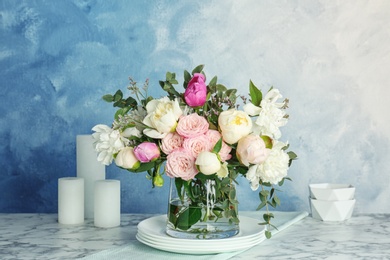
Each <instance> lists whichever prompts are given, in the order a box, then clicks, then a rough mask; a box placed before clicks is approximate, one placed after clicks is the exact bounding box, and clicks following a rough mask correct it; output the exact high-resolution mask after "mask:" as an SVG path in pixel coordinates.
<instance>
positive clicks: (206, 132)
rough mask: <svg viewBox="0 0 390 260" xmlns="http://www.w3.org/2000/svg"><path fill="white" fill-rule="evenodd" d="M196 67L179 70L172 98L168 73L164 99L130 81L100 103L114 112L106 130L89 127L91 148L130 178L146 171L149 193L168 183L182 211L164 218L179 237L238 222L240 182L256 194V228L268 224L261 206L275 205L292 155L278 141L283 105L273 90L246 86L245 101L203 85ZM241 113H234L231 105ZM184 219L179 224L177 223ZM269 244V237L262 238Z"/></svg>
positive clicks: (172, 85)
mask: <svg viewBox="0 0 390 260" xmlns="http://www.w3.org/2000/svg"><path fill="white" fill-rule="evenodd" d="M203 68H204V66H203V65H199V66H197V67H196V68H195V69H193V70H192V72H191V73H190V72H188V71H186V70H185V71H184V82H183V90H184V92H179V90H178V88H177V87H175V85H177V84H178V81H177V79H176V74H175V73H171V72H167V73H166V79H165V80H164V81H160V82H159V84H160V86H161V87H162V89H163V90H164V91H166V92H167V95H166V96H164V97H161V98H154V97H151V96H149V95H148V86H149V82H148V80H146V81H145V83H144V85H143V87H142V88H139V87H138V86H137V83H136V82H135V81H134V80H133V79H131V78H130V84H129V86H128V89H129V90H130V91H131V94H132V95H130V96H128V97H124V95H123V93H122V91H121V90H118V91H116V93H115V94H113V95H112V94H108V95H105V96H103V99H104V100H105V101H107V102H112V103H113V106H114V107H117V108H118V110H117V112H116V113H115V116H114V121H113V123H112V125H111V126H107V125H102V124H99V125H96V126H95V127H93V128H92V130H93V131H94V133H93V137H94V139H95V143H94V145H95V149H96V150H97V152H98V158H97V159H98V160H99V161H101V162H102V163H103V164H105V165H109V164H111V163H112V161H115V164H116V165H117V166H118V167H120V168H123V169H126V170H128V171H131V172H146V173H147V177H148V179H150V180H151V183H152V186H153V187H155V186H162V185H163V184H164V179H163V178H162V175H163V174H166V175H167V176H169V177H171V178H172V179H173V180H174V183H175V187H176V188H177V192H178V194H179V197H180V199H181V200H186V201H187V204H188V205H190V206H191V205H192V206H194V207H189V208H187V209H186V210H187V211H186V210H182V209H180V210H179V209H178V208H172V207H174V205H171V208H170V209H169V213H168V215H169V216H168V218H169V221H170V222H172V225H174V226H175V227H180V228H181V229H183V230H186V229H188V228H190V227H191V226H192V225H194V224H195V223H197V222H198V221H204V220H206V219H213V220H215V219H219V218H222V217H225V218H228V219H229V221H230V222H235V223H238V221H239V220H238V214H237V210H238V209H237V204H238V201H237V199H236V196H235V190H234V189H233V190H232V189H230V188H231V187H232V185H234V184H237V180H236V179H237V177H238V176H243V177H245V178H246V179H247V180H248V181H249V182H250V185H251V188H252V190H258V189H259V188H260V189H259V190H260V191H259V198H260V204H259V207H258V208H257V210H260V209H262V208H264V207H265V208H266V210H267V211H266V213H265V214H264V215H263V218H264V221H263V222H262V223H261V224H264V225H271V226H272V224H271V219H272V218H273V217H274V216H273V214H272V213H271V212H269V210H268V207H269V206H271V207H276V206H278V205H280V199H279V198H278V196H277V194H276V191H278V189H277V187H276V186H281V185H283V182H284V180H285V179H289V177H287V171H288V168H289V167H290V165H291V162H292V160H294V159H296V157H297V156H296V154H295V153H294V152H292V151H289V152H287V149H288V147H289V145H288V144H286V143H283V142H282V141H280V140H279V138H280V137H281V132H280V129H279V128H280V127H281V126H284V125H285V124H286V123H287V121H288V115H287V114H286V112H285V110H286V108H287V106H288V99H284V100H281V99H282V95H281V94H280V92H279V91H278V90H277V89H275V88H270V89H269V90H268V92H267V93H265V94H264V95H263V93H262V91H261V90H259V89H258V88H257V87H256V86H255V85H254V84H253V83H252V82H251V81H250V82H249V96H250V99H249V100H248V99H247V98H246V97H244V96H239V95H237V90H236V89H228V88H227V87H225V86H224V85H222V84H219V83H217V77H216V76H215V77H213V78H212V79H211V80H209V81H208V83H206V82H207V80H206V75H205V73H204V72H203ZM239 98H240V99H241V100H242V104H243V109H242V110H240V109H239V106H240V105H239V104H238V99H239ZM207 180H212V181H213V183H214V184H213V185H214V193H215V194H214V197H215V198H214V199H216V201H217V202H220V204H219V206H218V208H214V209H213V212H207V213H202V212H201V211H199V210H197V209H196V206H198V205H201V204H205V203H206V200H207V198H206V197H207V196H206V194H205V190H206V187H205V185H206V181H207ZM183 215H188V216H191V217H190V220H188V219H187V220H186V221H183V220H182V216H183ZM266 236H267V237H268V238H269V237H270V236H271V233H270V232H269V231H266Z"/></svg>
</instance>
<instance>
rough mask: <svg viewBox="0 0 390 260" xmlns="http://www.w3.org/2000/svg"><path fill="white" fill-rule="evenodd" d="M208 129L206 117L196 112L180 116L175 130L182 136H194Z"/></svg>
mask: <svg viewBox="0 0 390 260" xmlns="http://www.w3.org/2000/svg"><path fill="white" fill-rule="evenodd" d="M208 129H209V123H208V122H207V120H206V118H204V117H203V116H200V115H198V114H196V113H193V114H190V115H188V116H182V117H181V118H180V119H179V122H178V123H177V127H176V132H177V133H178V134H179V135H181V136H184V137H187V138H188V137H195V136H198V135H202V134H204V133H206V132H207V130H208Z"/></svg>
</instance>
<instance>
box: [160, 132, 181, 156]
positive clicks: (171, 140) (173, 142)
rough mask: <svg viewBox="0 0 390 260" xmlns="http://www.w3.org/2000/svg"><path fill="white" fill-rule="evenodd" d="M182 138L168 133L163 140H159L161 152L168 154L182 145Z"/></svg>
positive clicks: (176, 134)
mask: <svg viewBox="0 0 390 260" xmlns="http://www.w3.org/2000/svg"><path fill="white" fill-rule="evenodd" d="M183 141H184V138H183V137H182V136H180V135H179V134H178V133H176V132H174V133H168V134H167V135H166V136H165V137H164V138H163V139H161V150H162V151H163V152H164V153H165V154H170V153H171V152H172V151H173V150H175V149H176V148H179V147H181V146H182V145H183Z"/></svg>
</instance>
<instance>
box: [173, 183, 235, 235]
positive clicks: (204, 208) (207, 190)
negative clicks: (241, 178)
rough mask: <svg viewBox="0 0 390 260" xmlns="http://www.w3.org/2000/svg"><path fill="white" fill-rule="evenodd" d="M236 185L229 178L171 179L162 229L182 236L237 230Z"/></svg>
mask: <svg viewBox="0 0 390 260" xmlns="http://www.w3.org/2000/svg"><path fill="white" fill-rule="evenodd" d="M237 205H238V201H237V200H236V187H235V185H234V183H232V181H231V180H230V179H229V178H224V179H222V180H221V179H219V178H218V177H216V176H215V177H213V178H206V177H205V178H197V179H193V180H189V181H183V180H182V179H180V178H174V179H171V183H170V192H169V204H168V218H167V219H168V220H167V227H166V233H167V234H168V235H169V236H172V237H176V238H184V239H222V238H228V237H232V236H234V235H236V234H238V232H239V219H238V209H237Z"/></svg>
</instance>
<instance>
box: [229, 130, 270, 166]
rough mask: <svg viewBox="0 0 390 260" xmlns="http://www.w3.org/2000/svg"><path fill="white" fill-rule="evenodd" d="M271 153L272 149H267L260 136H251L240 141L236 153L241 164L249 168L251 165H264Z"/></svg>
mask: <svg viewBox="0 0 390 260" xmlns="http://www.w3.org/2000/svg"><path fill="white" fill-rule="evenodd" d="M270 151H271V150H270V149H267V148H266V145H265V143H264V141H263V139H261V138H260V136H258V135H254V134H250V135H247V136H245V137H243V138H241V139H240V140H239V141H238V144H237V151H236V153H237V157H238V159H239V160H240V162H241V163H242V164H244V165H245V166H249V164H261V163H263V162H264V161H265V160H266V159H267V157H268V155H269V154H270Z"/></svg>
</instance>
